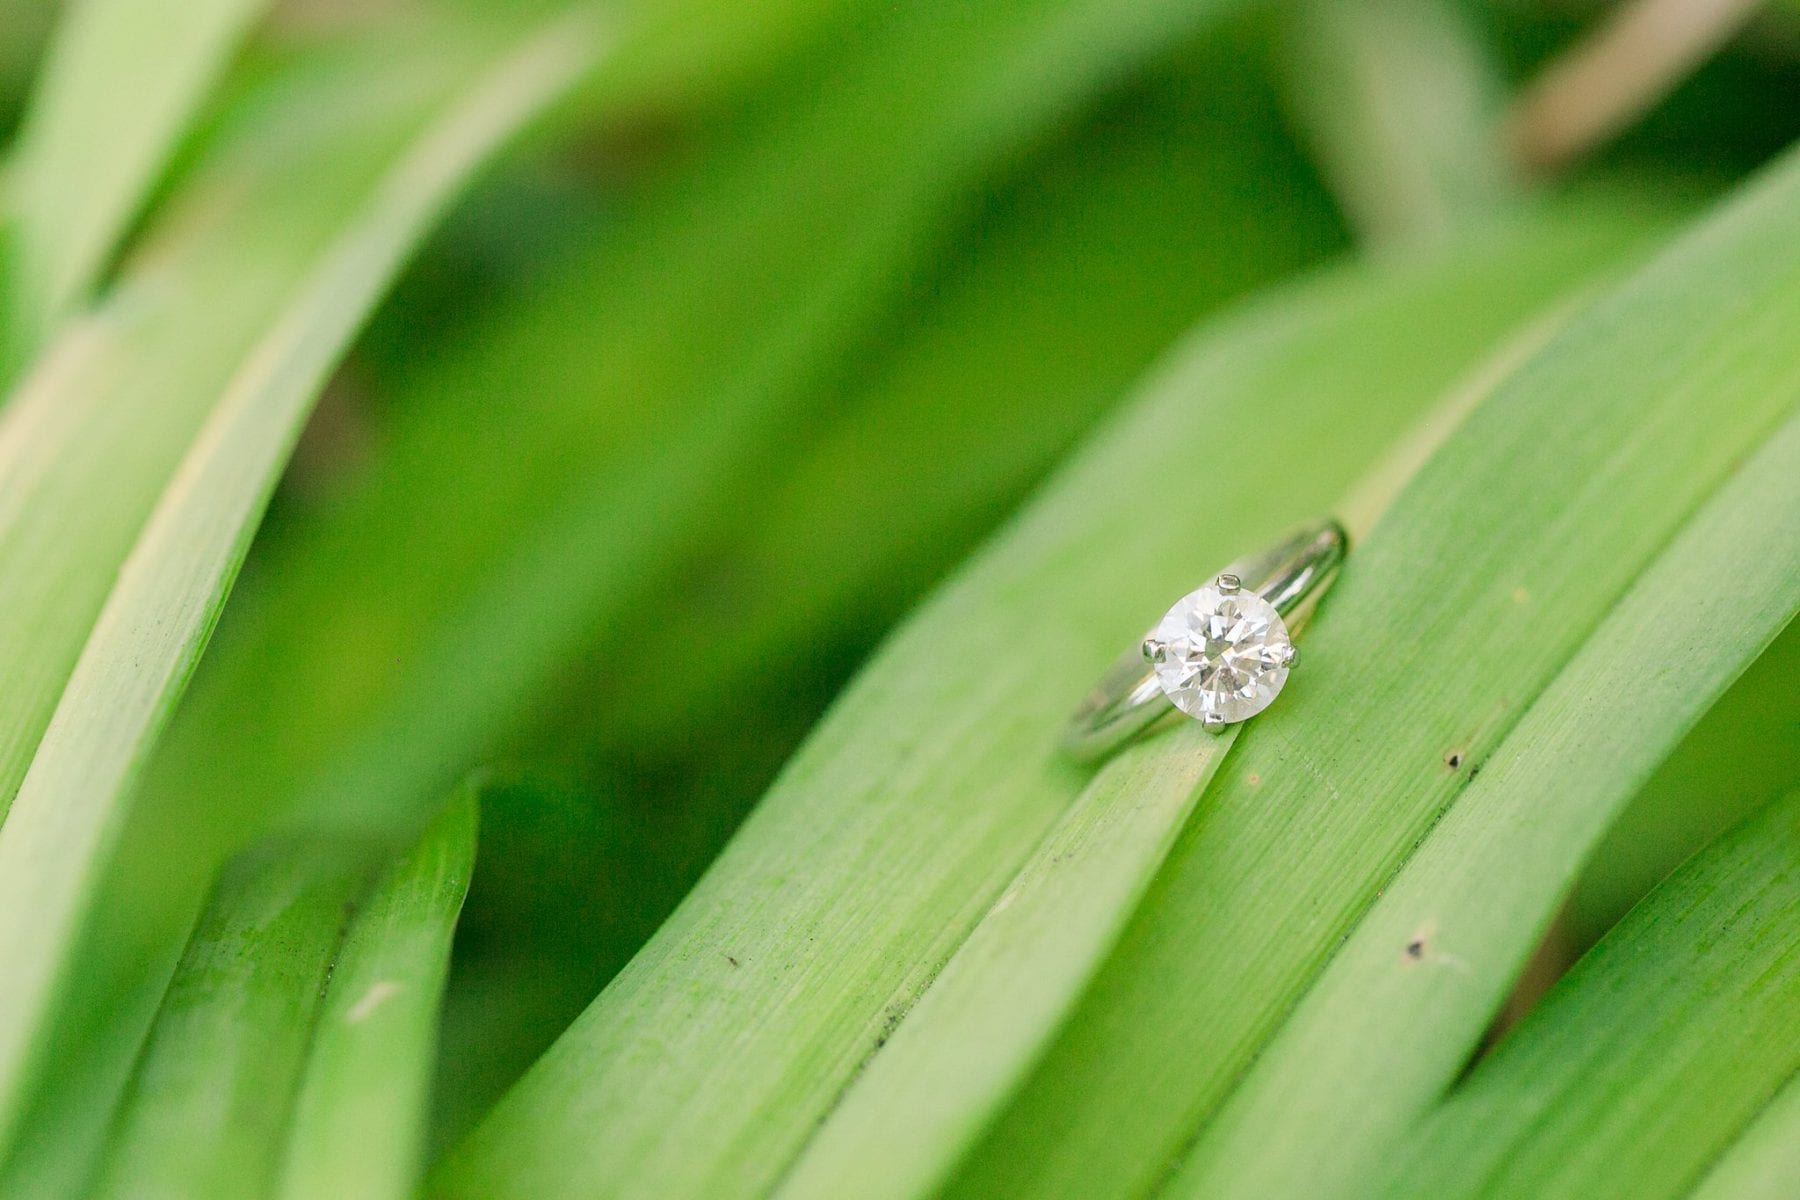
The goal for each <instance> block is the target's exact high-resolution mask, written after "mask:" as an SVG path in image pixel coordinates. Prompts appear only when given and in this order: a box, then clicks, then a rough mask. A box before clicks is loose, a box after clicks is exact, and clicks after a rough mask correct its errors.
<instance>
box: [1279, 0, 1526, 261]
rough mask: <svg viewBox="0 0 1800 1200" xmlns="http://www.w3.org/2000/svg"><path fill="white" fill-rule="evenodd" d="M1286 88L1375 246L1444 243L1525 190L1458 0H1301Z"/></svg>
mask: <svg viewBox="0 0 1800 1200" xmlns="http://www.w3.org/2000/svg"><path fill="white" fill-rule="evenodd" d="M1287 17H1288V25H1289V33H1290V36H1289V38H1288V39H1287V42H1286V49H1287V58H1288V62H1287V70H1288V74H1289V81H1288V86H1287V88H1286V95H1287V98H1288V105H1289V107H1290V109H1292V110H1293V112H1294V114H1295V124H1296V126H1297V127H1298V128H1299V129H1300V131H1301V134H1302V136H1303V138H1304V139H1305V141H1306V142H1307V144H1308V145H1309V146H1311V147H1312V149H1313V152H1314V154H1315V156H1316V157H1317V159H1318V162H1319V165H1320V169H1321V171H1322V172H1323V173H1324V175H1325V177H1326V179H1327V180H1328V181H1329V182H1330V184H1331V186H1332V188H1333V190H1334V191H1335V192H1336V193H1337V195H1338V198H1339V200H1340V201H1341V202H1342V203H1343V206H1344V211H1345V213H1346V214H1347V215H1348V217H1349V219H1350V222H1351V224H1352V225H1353V226H1354V227H1355V228H1356V229H1357V231H1358V232H1359V233H1360V234H1361V235H1362V237H1363V238H1364V239H1365V240H1366V241H1368V242H1369V243H1371V244H1373V245H1375V246H1378V247H1380V246H1386V247H1392V246H1395V245H1403V244H1405V243H1406V242H1408V241H1412V240H1423V241H1427V242H1431V241H1439V242H1441V241H1442V240H1444V239H1445V238H1446V237H1449V236H1450V235H1451V234H1452V233H1454V232H1456V231H1457V230H1459V229H1463V228H1466V227H1467V226H1469V225H1470V224H1472V223H1476V222H1480V221H1487V220H1492V219H1493V218H1494V215H1495V214H1496V213H1497V212H1503V211H1504V210H1505V209H1506V208H1507V206H1508V205H1510V204H1517V203H1519V202H1520V201H1521V200H1522V199H1523V197H1524V189H1523V187H1522V185H1521V184H1520V182H1519V181H1518V180H1517V179H1515V178H1513V173H1512V169H1511V165H1510V164H1509V163H1508V162H1507V161H1506V159H1505V156H1504V154H1503V152H1502V147H1501V144H1500V138H1499V135H1498V125H1499V117H1500V111H1501V105H1502V101H1503V96H1502V90H1501V84H1500V81H1499V79H1498V78H1497V70H1496V68H1495V66H1494V64H1492V63H1490V62H1488V61H1487V58H1486V50H1485V48H1484V47H1483V46H1482V45H1481V44H1480V42H1479V40H1478V38H1477V36H1476V33H1475V29H1474V26H1473V23H1472V21H1471V20H1470V19H1469V15H1468V14H1467V13H1466V12H1465V11H1463V6H1462V5H1460V4H1458V3H1455V2H1453V0H1300V2H1298V3H1295V4H1292V5H1290V6H1289V11H1288V13H1287Z"/></svg>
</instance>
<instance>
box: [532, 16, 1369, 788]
mask: <svg viewBox="0 0 1800 1200" xmlns="http://www.w3.org/2000/svg"><path fill="white" fill-rule="evenodd" d="M1263 40H1264V35H1263V31H1262V28H1261V23H1260V22H1257V21H1245V20H1238V21H1232V22H1228V23H1226V24H1225V26H1224V27H1222V28H1219V29H1216V30H1209V31H1208V33H1207V35H1206V37H1205V38H1204V44H1203V45H1202V46H1200V47H1197V48H1195V49H1191V50H1190V49H1184V50H1183V51H1182V52H1180V53H1179V54H1178V55H1176V56H1175V57H1174V58H1173V59H1172V60H1171V61H1170V62H1169V63H1167V64H1164V65H1161V66H1159V67H1158V68H1157V69H1155V70H1154V71H1153V72H1152V73H1151V75H1150V77H1149V78H1148V79H1147V80H1145V81H1144V82H1143V83H1141V84H1139V85H1138V86H1134V87H1132V88H1130V89H1128V90H1126V91H1125V92H1124V93H1123V94H1121V95H1119V96H1117V97H1115V98H1113V99H1112V100H1110V101H1109V102H1108V103H1107V104H1106V105H1105V106H1104V107H1103V108H1102V109H1101V111H1100V112H1098V113H1097V114H1096V115H1095V116H1094V118H1093V119H1092V120H1091V121H1090V122H1089V123H1088V124H1087V125H1086V127H1085V128H1083V129H1082V130H1080V131H1079V132H1078V133H1077V134H1076V135H1075V136H1074V137H1072V138H1070V139H1069V140H1068V141H1067V142H1066V143H1064V144H1062V145H1060V146H1058V147H1056V148H1055V149H1054V150H1053V151H1052V152H1051V153H1050V154H1049V156H1048V157H1047V159H1046V160H1045V161H1042V162H1038V163H1034V164H1032V165H1031V167H1030V168H1029V169H1028V170H1027V171H1026V172H1025V173H1023V175H1022V177H1021V178H1020V179H1018V180H1017V181H1016V182H1015V183H1014V184H1013V185H1012V186H1010V187H1008V188H1007V189H1006V190H1005V191H1003V192H1001V193H1000V194H999V195H998V196H996V197H994V198H993V199H992V200H991V201H989V203H988V205H987V209H986V211H985V212H984V213H983V215H982V217H981V218H980V219H979V220H978V221H977V223H976V224H975V225H974V226H973V227H972V228H970V229H969V230H967V231H966V232H965V233H964V234H963V235H962V236H961V239H960V243H961V246H962V248H961V249H960V250H959V251H958V252H957V253H956V254H955V255H954V256H953V258H952V259H951V261H950V262H949V263H948V264H947V265H946V266H945V267H944V269H943V270H942V272H941V273H940V274H939V275H937V276H935V277H933V278H932V279H930V280H929V281H928V282H927V283H925V284H922V285H920V286H919V287H917V288H916V289H915V291H914V295H912V296H910V297H908V299H907V302H906V303H905V304H904V305H903V306H902V307H901V308H900V311H898V312H896V313H894V314H893V315H892V316H891V317H890V318H889V319H888V320H887V322H885V323H884V326H883V328H882V329H881V330H880V331H879V341H878V342H877V343H876V344H875V345H873V346H872V347H871V348H870V350H869V351H867V352H865V353H862V354H858V355H856V356H855V358H854V360H853V361H852V362H850V363H849V364H847V365H846V366H845V367H843V368H840V369H839V370H838V371H836V372H834V374H833V376H832V378H831V379H830V380H829V382H828V383H827V384H826V385H825V386H824V388H823V389H822V390H821V394H819V395H818V396H817V397H816V398H814V399H812V400H810V401H809V403H810V405H811V407H812V408H813V409H814V410H816V412H817V416H816V417H815V419H814V421H813V423H812V424H813V428H812V429H810V430H808V431H807V432H806V433H805V434H804V435H796V436H795V437H794V439H793V441H794V443H795V444H794V445H793V446H792V448H791V451H790V454H789V459H790V461H786V462H779V463H775V464H771V467H770V470H769V471H768V472H766V473H765V475H764V477H762V478H759V479H758V480H757V483H756V486H755V487H754V488H750V489H746V490H745V491H744V492H743V493H742V494H739V495H736V496H733V497H732V500H731V503H730V504H729V506H723V507H722V508H721V511H719V512H717V513H715V514H712V515H710V516H709V518H708V520H707V521H706V522H705V524H704V528H703V529H701V530H698V531H696V532H697V533H698V534H699V535H700V540H697V541H696V544H695V545H694V547H693V548H692V550H691V551H689V553H688V554H687V555H686V556H685V557H684V561H683V562H682V564H681V565H680V567H679V568H678V569H675V570H672V571H669V572H666V573H665V574H664V576H662V577H659V578H657V579H654V580H652V581H650V584H651V587H652V588H653V590H651V591H649V592H648V593H647V594H646V595H645V596H644V598H643V599H641V600H639V601H638V602H637V603H636V604H635V605H634V606H633V607H632V608H631V609H630V610H628V611H626V612H624V613H622V614H621V618H620V620H619V621H618V622H617V624H616V625H615V626H614V627H613V628H610V629H608V630H606V631H604V633H603V634H602V636H601V637H600V638H599V639H597V640H596V641H595V643H594V645H593V646H592V647H591V648H590V649H589V650H588V652H587V654H586V655H585V656H584V658H583V660H582V661H581V662H579V663H578V664H576V665H575V666H574V667H573V668H572V669H569V670H567V671H566V672H565V674H566V676H567V677H568V680H569V682H568V683H566V684H565V685H564V687H563V688H562V689H561V690H562V692H563V693H564V694H566V695H567V697H568V699H567V701H566V702H564V703H559V704H555V705H551V706H548V707H550V708H551V709H552V711H554V713H555V716H554V717H553V719H552V720H553V722H554V726H553V729H552V730H551V731H549V732H547V733H546V734H545V735H543V736H541V737H540V738H539V739H538V740H537V741H536V742H534V743H533V748H534V749H537V748H540V747H548V748H550V749H553V750H562V749H563V748H565V747H568V746H575V747H583V748H586V749H587V752H588V753H595V752H598V753H601V754H611V755H615V756H621V757H622V756H626V755H629V756H630V757H632V758H634V759H641V758H644V757H655V756H657V755H665V756H669V757H674V758H678V759H680V760H683V761H690V760H691V759H692V755H693V747H695V746H697V745H699V746H704V745H709V744H712V742H713V740H714V739H716V738H719V737H723V736H725V733H724V730H723V729H722V728H721V727H722V726H726V725H729V724H730V723H732V722H734V721H735V720H736V719H737V717H736V716H735V715H734V714H733V713H729V712H720V711H719V710H718V709H717V708H716V707H715V706H712V705H710V704H708V703H706V696H707V695H708V694H711V693H723V694H729V695H733V696H737V697H740V698H741V704H742V705H743V706H745V707H754V706H759V705H762V704H765V703H766V704H779V703H783V702H784V697H786V696H787V695H789V694H790V693H791V691H792V689H793V680H794V677H795V675H796V674H797V673H801V672H804V671H805V670H806V669H807V667H808V665H809V664H812V663H816V662H817V661H818V659H819V657H820V652H821V648H822V646H831V645H837V644H843V645H850V646H858V645H868V644H872V642H873V640H874V639H875V638H876V637H877V636H878V635H879V634H880V632H881V631H883V630H884V629H886V628H887V627H888V626H889V625H891V624H892V623H893V622H894V621H895V620H897V619H898V618H899V617H900V615H901V614H902V613H904V612H905V611H906V609H907V607H909V605H910V603H911V602H912V601H913V599H914V598H915V597H916V596H917V595H918V594H920V593H921V592H922V591H923V590H924V589H925V588H926V587H927V586H929V585H930V584H931V583H932V582H934V581H935V580H936V579H938V578H939V577H940V576H941V575H942V573H943V572H944V571H945V569H947V567H948V566H949V565H950V564H952V563H954V562H956V561H958V560H960V558H961V557H962V556H963V555H964V554H966V553H967V552H968V550H969V549H971V548H972V547H973V546H974V545H975V544H976V543H977V541H978V539H979V538H980V537H981V536H982V535H984V534H985V533H986V532H987V531H988V530H989V529H990V528H991V526H992V525H993V524H994V523H995V522H996V521H998V520H999V518H1000V517H1001V516H1002V515H1003V514H1004V513H1006V512H1008V511H1009V510H1010V509H1011V508H1012V507H1013V506H1014V505H1015V504H1016V503H1017V499H1018V497H1020V496H1021V495H1022V494H1024V492H1025V491H1026V490H1027V489H1028V488H1029V487H1030V486H1032V484H1034V483H1035V482H1036V480H1037V479H1038V478H1040V477H1041V475H1042V474H1043V472H1044V471H1045V470H1046V469H1047V467H1048V465H1049V464H1050V463H1052V462H1054V461H1055V459H1056V458H1057V457H1058V456H1059V455H1061V454H1062V453H1065V452H1066V451H1067V449H1068V447H1069V446H1070V445H1072V444H1073V443H1074V442H1075V440H1076V439H1077V438H1078V437H1079V436H1080V434H1081V433H1082V432H1083V431H1085V430H1086V429H1087V428H1088V427H1090V426H1091V424H1092V423H1093V422H1094V421H1095V420H1097V419H1098V417H1099V415H1100V414H1101V413H1103V412H1104V411H1106V409H1107V408H1109V407H1110V406H1111V405H1112V404H1114V403H1115V402H1116V398H1117V397H1118V396H1120V395H1122V394H1123V393H1124V392H1125V391H1126V390H1127V388H1128V387H1129V386H1130V384H1131V383H1132V382H1133V381H1134V380H1135V379H1136V378H1137V377H1138V376H1139V375H1141V374H1142V372H1143V371H1144V370H1145V369H1146V368H1147V366H1148V365H1149V364H1150V362H1151V361H1152V360H1153V359H1154V357H1155V356H1156V355H1157V354H1158V353H1160V352H1161V351H1162V350H1164V349H1165V348H1166V347H1167V346H1168V345H1169V344H1170V343H1171V342H1172V341H1173V340H1174V339H1175V338H1176V337H1177V336H1178V335H1179V334H1180V333H1181V332H1182V331H1183V330H1184V329H1186V328H1187V327H1189V326H1190V325H1191V324H1192V322H1193V321H1194V319H1195V318H1196V317H1197V316H1198V315H1199V314H1200V313H1202V312H1204V311H1206V310H1207V309H1208V308H1209V307H1211V306H1213V305H1214V304H1216V303H1218V302H1220V301H1221V300H1223V299H1225V298H1227V297H1229V296H1232V295H1234V294H1237V293H1239V292H1241V291H1245V290H1248V289H1249V288H1250V287H1251V286H1253V285H1254V284H1256V283H1258V282H1261V281H1263V280H1266V279H1271V278H1275V277H1277V276H1278V275H1280V274H1283V273H1286V272H1289V271H1291V270H1293V269H1294V268H1296V267H1298V266H1301V265H1304V264H1307V263H1310V262H1312V261H1315V260H1316V259H1317V258H1318V257H1319V256H1320V255H1321V254H1322V253H1323V252H1324V251H1325V250H1326V249H1328V248H1332V247H1335V246H1336V245H1338V244H1339V243H1340V242H1341V238H1342V234H1341V231H1340V230H1339V229H1338V227H1337V224H1336V220H1335V217H1334V216H1333V215H1332V214H1331V213H1330V212H1329V208H1328V202H1327V201H1326V199H1325V197H1324V196H1323V194H1322V191H1321V190H1320V189H1319V187H1318V185H1317V183H1316V181H1314V180H1313V179H1312V178H1311V177H1310V175H1309V173H1308V172H1307V171H1306V169H1305V167H1304V164H1302V163H1301V162H1300V161H1299V160H1298V157H1297V155H1296V153H1295V151H1294V149H1293V147H1292V146H1291V145H1290V144H1289V143H1288V142H1287V140H1286V138H1285V136H1284V135H1283V132H1282V130H1281V128H1280V126H1279V123H1278V119H1277V114H1276V112H1275V109H1274V103H1273V97H1272V95H1271V94H1270V92H1271V89H1270V87H1269V83H1268V81H1267V79H1266V77H1265V68H1264V65H1263V57H1264V53H1263V45H1262V42H1263ZM1023 412H1029V413H1030V419H1029V420H1022V419H1020V416H1019V414H1021V413H1023ZM822 496H828V497H830V504H829V505H821V503H820V497H822ZM690 644H693V645H697V644H705V645H708V646H709V656H708V659H709V669H708V671H707V672H706V675H705V677H704V678H696V677H694V676H691V675H686V674H683V673H681V672H671V671H669V670H667V669H666V663H665V660H664V659H663V657H662V655H661V654H659V653H657V652H656V650H655V648H656V647H658V646H665V645H690ZM565 752H566V751H565Z"/></svg>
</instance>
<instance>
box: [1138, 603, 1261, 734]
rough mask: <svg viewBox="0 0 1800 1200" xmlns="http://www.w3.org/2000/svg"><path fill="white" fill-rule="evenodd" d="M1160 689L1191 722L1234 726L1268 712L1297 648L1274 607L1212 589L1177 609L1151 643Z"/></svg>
mask: <svg viewBox="0 0 1800 1200" xmlns="http://www.w3.org/2000/svg"><path fill="white" fill-rule="evenodd" d="M1145 649H1146V650H1147V651H1148V653H1149V655H1150V664H1151V666H1152V667H1153V668H1154V669H1155V671H1156V681H1157V683H1158V684H1160V685H1161V686H1162V690H1163V693H1164V694H1165V695H1167V696H1168V697H1169V699H1170V700H1171V701H1173V702H1174V704H1175V707H1176V708H1179V709H1180V710H1181V711H1182V712H1184V713H1186V714H1187V715H1188V716H1190V717H1194V718H1197V719H1199V720H1205V719H1206V718H1207V717H1209V716H1211V717H1214V718H1215V719H1216V720H1223V721H1224V722H1225V723H1227V724H1232V723H1235V722H1238V721H1242V720H1245V719H1246V718H1249V717H1253V716H1255V715H1256V714H1257V713H1259V712H1261V711H1262V710H1263V709H1265V708H1267V707H1268V706H1269V702H1270V701H1272V700H1274V699H1275V696H1276V694H1277V693H1279V692H1280V691H1281V685H1282V684H1284V683H1286V682H1287V677H1288V663H1289V662H1290V661H1292V659H1293V643H1292V642H1291V641H1289V639H1288V631H1287V626H1286V625H1284V624H1283V623H1282V620H1281V614H1280V613H1278V612H1276V611H1275V606H1274V605H1272V604H1270V603H1269V602H1268V601H1267V600H1264V599H1263V598H1262V597H1261V596H1258V595H1256V594H1255V593H1254V592H1251V591H1249V590H1248V589H1243V590H1238V591H1229V592H1227V591H1221V590H1220V589H1219V588H1218V587H1217V586H1216V585H1215V584H1208V585H1207V586H1205V587H1203V588H1200V589H1198V590H1196V591H1193V592H1189V593H1188V594H1187V595H1185V596H1183V597H1182V598H1181V599H1180V600H1177V601H1176V602H1175V607H1174V608H1171V609H1170V610H1169V611H1168V612H1167V613H1166V614H1165V615H1164V616H1163V619H1162V620H1161V621H1158V622H1157V624H1156V628H1155V629H1153V630H1151V631H1150V636H1149V637H1148V638H1147V639H1145Z"/></svg>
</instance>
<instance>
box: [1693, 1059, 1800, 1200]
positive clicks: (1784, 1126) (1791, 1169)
mask: <svg viewBox="0 0 1800 1200" xmlns="http://www.w3.org/2000/svg"><path fill="white" fill-rule="evenodd" d="M1796 1179H1800V1074H1796V1075H1794V1076H1793V1077H1792V1078H1790V1079H1789V1080H1788V1081H1787V1083H1786V1085H1785V1086H1783V1087H1782V1089H1781V1091H1780V1092H1779V1093H1778V1094H1777V1095H1776V1096H1775V1097H1774V1098H1773V1099H1772V1100H1770V1101H1769V1103H1768V1105H1767V1106H1766V1107H1765V1108H1764V1109H1763V1110H1762V1111H1761V1112H1760V1113H1758V1114H1757V1115H1756V1117H1755V1118H1754V1119H1753V1120H1752V1121H1751V1122H1750V1126H1749V1128H1747V1129H1745V1130H1744V1132H1743V1133H1742V1134H1741V1135H1740V1136H1739V1137H1738V1138H1737V1140H1736V1141H1734V1142H1732V1143H1731V1146H1730V1147H1729V1148H1728V1149H1727V1150H1726V1151H1725V1152H1724V1153H1723V1154H1721V1155H1720V1156H1719V1158H1718V1160H1717V1161H1716V1162H1714V1163H1713V1164H1712V1166H1711V1167H1710V1168H1709V1169H1708V1170H1707V1172H1706V1175H1705V1178H1703V1179H1702V1180H1701V1181H1700V1186H1699V1187H1697V1188H1695V1189H1694V1190H1693V1191H1692V1192H1691V1193H1689V1195H1690V1196H1691V1197H1692V1200H1786V1197H1788V1196H1791V1195H1792V1194H1793V1191H1794V1180H1796Z"/></svg>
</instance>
